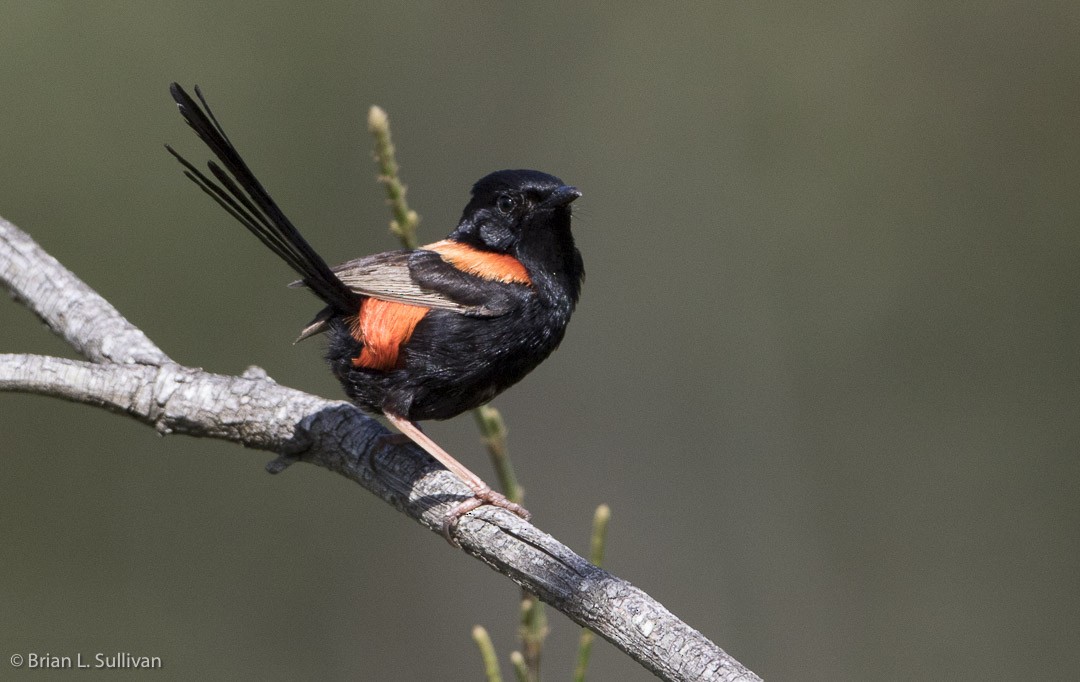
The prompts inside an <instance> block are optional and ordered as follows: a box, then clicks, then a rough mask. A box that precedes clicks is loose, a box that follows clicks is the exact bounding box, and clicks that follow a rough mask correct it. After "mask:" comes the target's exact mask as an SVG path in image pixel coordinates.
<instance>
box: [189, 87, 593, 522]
mask: <svg viewBox="0 0 1080 682" xmlns="http://www.w3.org/2000/svg"><path fill="white" fill-rule="evenodd" d="M171 92H172V95H173V98H174V99H175V101H176V103H177V105H178V106H179V108H180V112H181V114H182V115H183V116H184V119H185V120H186V121H187V123H188V124H189V125H190V126H191V127H192V128H193V129H194V130H195V132H196V133H197V134H198V136H199V137H200V139H202V140H203V142H205V143H206V144H207V146H208V147H209V148H210V150H211V151H212V152H213V153H214V155H215V156H216V157H217V159H218V161H219V162H220V165H219V164H218V163H215V162H213V161H211V162H210V163H209V164H208V168H209V170H210V175H211V176H213V177H212V178H211V177H209V176H207V175H206V174H205V173H203V172H202V171H200V170H198V169H197V168H196V167H195V166H194V165H193V164H191V163H189V162H188V161H186V160H185V159H183V158H182V157H181V156H180V155H179V154H177V153H176V152H175V151H174V150H173V149H172V148H171V147H170V148H169V152H170V153H172V154H173V155H174V156H175V157H176V158H177V159H178V160H179V161H180V162H181V163H182V164H183V166H184V168H185V175H187V177H189V178H190V179H192V180H193V181H194V182H195V183H196V184H198V185H199V187H200V188H202V189H203V190H204V191H205V192H206V193H207V194H209V195H210V196H211V197H213V198H214V199H215V200H216V201H217V202H218V203H219V204H221V205H222V206H223V207H224V208H225V210H226V211H228V212H229V213H230V214H231V215H232V216H233V217H234V218H236V219H237V220H239V221H240V222H241V223H242V224H243V225H244V226H245V227H247V228H248V229H249V230H250V231H251V232H252V233H254V234H255V236H256V237H258V238H259V240H260V241H262V242H263V244H265V245H266V246H267V247H268V248H270V249H271V250H272V251H273V252H274V253H276V254H277V255H278V256H279V257H281V258H282V260H284V261H285V262H286V263H287V264H288V265H289V266H290V267H292V268H293V270H295V271H296V272H297V273H298V274H299V275H300V277H301V281H300V284H303V285H304V286H306V287H307V288H309V289H311V291H313V292H314V293H315V294H316V295H317V296H318V297H319V298H320V299H322V300H323V302H324V303H325V304H326V306H327V307H326V308H325V309H324V310H323V311H321V312H320V313H319V314H318V315H317V316H316V318H315V320H314V321H313V322H312V323H311V324H309V325H308V327H307V328H305V330H304V331H303V332H302V334H301V338H306V337H308V336H312V335H314V334H317V333H320V332H325V333H327V335H328V338H329V343H328V350H327V361H328V362H329V364H330V367H331V370H332V371H333V373H334V375H335V376H336V377H337V378H338V380H339V381H340V382H341V384H342V386H343V388H344V389H345V393H346V394H347V395H348V396H349V397H350V398H351V399H352V400H353V401H354V402H355V403H356V404H357V405H359V406H360V407H362V408H364V409H365V410H368V411H371V412H376V413H381V414H384V415H386V416H387V418H388V419H390V421H391V422H392V423H394V425H395V426H397V427H398V428H399V429H400V430H401V431H402V432H403V433H404V434H405V435H407V436H409V437H410V438H412V439H413V440H414V441H416V442H417V443H418V444H419V445H421V447H423V448H424V449H425V450H427V451H428V452H429V453H431V454H432V455H433V456H435V457H436V458H437V459H438V460H439V461H441V462H442V463H443V464H444V465H446V466H447V468H449V469H451V471H453V472H454V473H456V474H458V475H459V476H460V477H462V479H463V480H464V481H465V482H466V484H468V485H469V487H470V488H471V489H472V490H473V492H474V494H475V495H476V497H475V498H474V499H471V500H467V501H465V502H463V503H461V504H460V505H458V506H457V507H456V508H455V509H454V510H452V511H451V512H450V513H449V514H448V515H447V522H446V526H445V530H446V532H447V533H448V537H449V533H450V532H451V531H452V528H453V525H454V524H455V523H456V520H457V518H458V517H460V516H461V515H462V514H464V513H467V512H468V511H470V510H471V509H474V508H476V507H477V506H479V505H480V504H484V503H491V504H497V505H500V506H503V507H506V508H508V509H511V510H512V511H515V512H517V513H519V514H522V515H526V516H527V512H525V510H524V509H522V508H521V507H519V506H518V505H515V504H514V503H512V502H509V501H508V500H506V498H504V497H503V496H502V495H500V494H498V493H495V492H493V491H491V489H490V488H488V486H487V485H486V484H484V483H483V481H481V480H480V479H479V478H478V477H476V476H475V474H472V472H470V471H468V469H466V468H465V467H464V466H462V465H461V464H460V463H458V462H457V461H456V460H454V458H453V457H451V456H450V455H449V454H448V453H446V452H445V451H444V450H442V448H440V447H439V446H438V445H436V444H435V443H434V442H433V441H431V440H430V439H429V438H427V436H426V435H424V434H423V433H422V432H421V431H420V430H419V428H418V427H417V426H416V424H415V422H417V421H420V420H426V419H449V418H451V417H454V416H456V415H458V414H460V413H462V412H464V411H466V410H469V409H472V408H475V407H479V406H480V405H483V404H484V403H486V402H488V401H489V400H491V399H492V398H493V397H494V396H496V395H497V394H499V393H500V392H502V391H503V390H505V389H506V388H508V387H509V386H511V385H513V384H515V383H517V382H518V381H519V380H521V379H522V377H524V376H525V375H526V374H528V373H529V372H530V371H532V370H533V369H534V368H535V367H536V366H537V365H538V364H539V363H540V362H542V361H543V360H544V359H545V358H546V357H548V355H550V354H551V352H552V351H553V350H555V348H556V347H557V346H558V345H559V343H560V342H561V341H562V338H563V335H564V333H565V331H566V325H567V323H568V322H569V320H570V316H571V313H573V311H574V307H575V305H576V304H577V300H578V296H579V294H580V290H581V282H582V279H583V277H584V268H583V266H582V260H581V254H580V253H579V252H578V250H577V248H576V247H575V246H574V239H573V236H572V234H571V231H570V222H571V211H570V204H571V202H573V201H574V200H575V199H577V198H578V197H579V196H580V192H578V190H577V189H575V188H573V187H570V186H567V185H565V184H564V183H563V182H562V181H561V180H560V179H559V178H557V177H555V176H552V175H548V174H546V173H541V172H539V171H533V170H504V171H497V172H495V173H491V174H489V175H487V176H485V177H483V178H481V179H480V180H479V181H478V182H477V183H476V184H475V185H474V186H473V188H472V195H471V199H470V201H469V203H468V204H467V205H466V206H465V209H464V212H463V213H462V216H461V220H460V221H459V223H458V226H457V227H456V228H455V229H454V231H453V232H451V233H450V235H449V236H448V237H447V238H446V239H445V240H443V241H440V242H435V243H434V244H429V245H427V246H424V247H420V248H419V249H415V250H398V251H390V252H386V253H380V254H374V255H372V256H366V257H364V258H359V259H356V260H353V261H349V262H347V263H343V264H341V265H339V266H336V267H334V268H331V267H329V266H328V265H327V264H326V262H325V261H324V260H323V259H322V258H321V257H320V256H319V255H318V253H316V252H315V250H314V249H313V248H312V247H311V246H310V245H309V244H308V243H307V241H306V240H305V239H304V238H303V237H302V236H301V235H300V233H299V231H298V230H297V229H296V228H295V227H294V226H293V224H292V223H291V222H290V221H289V219H288V218H287V217H285V215H284V213H282V211H281V210H280V209H279V208H278V207H277V205H276V204H275V203H274V201H273V200H272V199H271V198H270V196H269V194H268V193H267V192H266V190H265V189H264V188H263V187H262V185H261V184H260V183H259V181H258V180H257V179H256V178H255V176H254V175H253V174H252V173H251V171H250V169H249V168H248V166H247V164H246V163H245V162H244V161H243V159H242V158H241V157H240V155H239V154H238V153H237V151H236V149H235V148H234V147H233V146H232V144H231V142H230V141H229V139H228V137H227V136H226V135H225V133H224V131H223V130H222V128H221V126H220V125H219V124H218V122H217V120H216V119H215V118H214V116H213V114H212V113H211V112H210V109H209V107H208V106H207V104H206V101H205V99H203V97H202V93H201V92H199V90H198V88H196V90H195V93H196V95H197V96H198V98H199V101H200V102H201V103H202V106H201V107H200V106H199V104H197V103H196V102H195V101H194V100H193V99H192V98H191V97H190V96H189V95H188V94H187V93H186V92H185V91H184V90H183V89H182V88H181V87H180V86H179V85H177V84H175V83H174V84H173V85H172V87H171Z"/></svg>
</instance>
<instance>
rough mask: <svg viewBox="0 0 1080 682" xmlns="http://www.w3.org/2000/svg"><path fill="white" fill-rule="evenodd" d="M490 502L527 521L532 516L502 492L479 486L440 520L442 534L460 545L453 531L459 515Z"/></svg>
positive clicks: (456, 545)
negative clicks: (470, 495)
mask: <svg viewBox="0 0 1080 682" xmlns="http://www.w3.org/2000/svg"><path fill="white" fill-rule="evenodd" d="M485 504H490V505H492V506H493V507H502V508H503V509H505V510H507V511H509V512H513V513H514V514H517V515H518V516H520V517H521V518H523V519H525V520H526V521H528V520H529V519H531V518H532V514H530V513H529V510H528V509H526V508H525V507H522V506H521V505H520V504H518V503H517V502H513V501H511V500H510V499H508V498H507V497H506V495H503V494H502V493H498V492H495V491H494V490H492V489H491V488H487V487H485V488H481V489H480V490H476V491H474V492H473V496H472V497H470V498H469V499H467V500H465V501H464V502H462V503H461V504H459V505H457V506H456V507H454V508H453V509H451V510H450V511H449V512H447V514H446V516H445V517H444V518H443V521H442V534H443V537H444V538H446V541H447V542H449V543H450V544H451V545H452V546H454V547H460V546H461V545H460V544H458V541H457V540H455V539H454V532H455V531H456V530H457V525H458V521H459V520H461V517H462V516H464V515H466V514H468V513H469V512H471V511H472V510H474V509H477V508H479V507H482V506H484V505H485Z"/></svg>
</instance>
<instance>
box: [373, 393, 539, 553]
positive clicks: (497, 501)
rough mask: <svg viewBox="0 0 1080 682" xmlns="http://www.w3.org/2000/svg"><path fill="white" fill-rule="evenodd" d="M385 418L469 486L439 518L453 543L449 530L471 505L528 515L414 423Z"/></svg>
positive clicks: (389, 417)
mask: <svg viewBox="0 0 1080 682" xmlns="http://www.w3.org/2000/svg"><path fill="white" fill-rule="evenodd" d="M386 418H387V419H389V420H390V423H391V424H393V425H394V426H396V427H397V429H398V430H399V431H401V433H403V434H405V435H406V436H408V437H409V439H410V440H412V441H413V442H414V443H416V444H417V445H419V446H420V447H422V448H423V449H424V450H425V451H426V452H427V453H428V454H429V455H431V456H432V457H434V458H435V459H437V460H438V461H439V462H440V463H441V464H442V465H443V466H444V467H446V468H447V469H449V470H450V473H452V474H454V475H455V476H457V477H458V478H460V479H461V480H462V481H463V482H464V483H465V485H467V486H469V489H470V490H472V492H473V497H472V498H471V499H468V500H465V501H464V502H462V503H461V504H459V505H458V506H456V507H454V508H453V509H451V510H450V513H448V514H447V515H446V519H445V520H444V521H443V528H442V530H443V535H444V536H446V539H447V540H449V541H450V544H452V545H456V544H457V543H456V542H454V540H453V538H452V537H451V534H452V533H453V532H454V528H455V527H456V526H457V522H458V519H460V518H461V517H462V516H464V515H465V514H468V513H469V512H471V511H472V510H473V509H476V508H477V507H480V506H482V505H485V504H490V505H494V506H496V507H502V508H503V509H506V510H508V511H512V512H514V513H515V514H517V515H518V516H520V517H521V518H523V519H525V520H528V519H529V516H530V514H529V512H528V511H527V510H526V509H525V508H524V507H522V506H521V505H520V504H517V503H516V502H511V501H510V500H508V499H506V496H505V495H502V494H501V493H497V492H495V491H494V490H492V489H491V487H490V486H489V485H488V484H487V483H484V482H483V481H482V480H481V479H480V477H479V476H477V475H476V474H474V473H473V472H471V471H469V470H468V469H467V468H465V465H464V464H462V463H461V462H459V461H457V460H456V459H454V458H453V457H452V456H451V455H450V453H448V452H447V451H446V450H443V449H442V448H441V447H439V445H438V444H437V443H436V442H435V441H433V440H431V439H430V438H428V437H427V435H426V434H425V433H424V432H423V431H421V430H420V427H419V426H417V425H416V424H415V423H413V422H411V421H409V420H408V419H405V418H404V417H399V416H397V415H393V414H387V415H386Z"/></svg>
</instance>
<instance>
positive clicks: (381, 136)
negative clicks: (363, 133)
mask: <svg viewBox="0 0 1080 682" xmlns="http://www.w3.org/2000/svg"><path fill="white" fill-rule="evenodd" d="M368 130H369V131H371V134H372V135H373V136H374V137H375V160H376V161H377V162H378V163H379V182H381V183H382V184H383V185H385V186H386V198H387V199H388V200H389V202H390V212H391V213H393V215H394V219H393V220H391V221H390V231H391V232H393V233H394V234H396V235H397V236H398V239H400V240H401V243H402V245H403V246H404V247H405V248H406V249H415V248H416V226H417V225H419V224H420V216H419V215H418V214H417V212H416V211H413V210H410V209H409V205H408V203H406V201H405V191H406V190H405V185H404V183H402V182H401V178H400V177H398V165H397V159H395V158H394V145H393V144H392V143H391V142H390V119H389V117H387V115H386V112H385V111H383V110H382V109H380V108H379V107H375V106H373V107H371V110H370V111H369V112H368Z"/></svg>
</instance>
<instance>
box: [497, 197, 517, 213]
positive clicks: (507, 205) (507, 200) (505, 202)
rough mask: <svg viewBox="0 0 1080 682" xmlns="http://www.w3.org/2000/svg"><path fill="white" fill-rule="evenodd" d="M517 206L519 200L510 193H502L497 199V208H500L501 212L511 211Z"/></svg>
mask: <svg viewBox="0 0 1080 682" xmlns="http://www.w3.org/2000/svg"><path fill="white" fill-rule="evenodd" d="M515 206H517V202H516V201H514V197H512V196H510V195H509V194H502V195H500V196H499V198H498V199H496V200H495V208H497V209H499V213H504V214H505V213H510V212H511V211H513V210H514V207H515Z"/></svg>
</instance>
